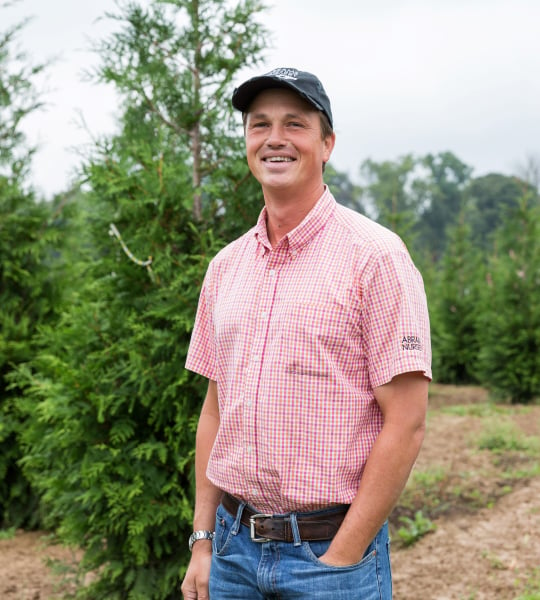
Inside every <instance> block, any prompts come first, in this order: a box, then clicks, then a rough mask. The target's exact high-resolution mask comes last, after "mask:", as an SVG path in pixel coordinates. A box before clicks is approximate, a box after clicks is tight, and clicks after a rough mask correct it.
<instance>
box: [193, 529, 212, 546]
mask: <svg viewBox="0 0 540 600" xmlns="http://www.w3.org/2000/svg"><path fill="white" fill-rule="evenodd" d="M213 539H214V532H213V531H207V530H206V529H199V530H198V531H194V532H193V533H192V534H191V535H190V536H189V551H190V552H191V551H192V550H193V544H194V543H195V542H196V541H197V540H213Z"/></svg>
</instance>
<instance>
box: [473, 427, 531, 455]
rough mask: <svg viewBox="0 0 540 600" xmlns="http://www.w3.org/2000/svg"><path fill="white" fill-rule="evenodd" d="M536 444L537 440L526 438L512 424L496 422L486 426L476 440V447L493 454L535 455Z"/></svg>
mask: <svg viewBox="0 0 540 600" xmlns="http://www.w3.org/2000/svg"><path fill="white" fill-rule="evenodd" d="M538 442H539V440H538V438H535V437H531V438H528V437H527V436H525V435H523V432H522V431H521V430H520V429H519V428H518V427H516V426H515V425H513V424H512V423H510V422H506V421H501V420H498V421H496V422H491V423H489V422H488V423H487V424H486V426H485V427H484V431H483V432H482V434H481V435H480V437H479V439H478V447H479V448H480V449H481V450H490V451H491V452H495V453H501V452H509V451H516V452H528V453H531V454H533V455H537V453H538V450H539V449H540V448H539V443H538Z"/></svg>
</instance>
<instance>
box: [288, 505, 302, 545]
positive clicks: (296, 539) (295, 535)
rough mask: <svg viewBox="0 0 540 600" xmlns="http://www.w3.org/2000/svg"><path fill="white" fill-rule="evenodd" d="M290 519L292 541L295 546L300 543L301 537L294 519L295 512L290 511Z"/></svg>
mask: <svg viewBox="0 0 540 600" xmlns="http://www.w3.org/2000/svg"><path fill="white" fill-rule="evenodd" d="M290 519H291V531H292V535H293V542H294V545H295V546H301V545H302V538H301V537H300V531H299V530H298V521H297V520H296V513H295V512H292V513H291V515H290Z"/></svg>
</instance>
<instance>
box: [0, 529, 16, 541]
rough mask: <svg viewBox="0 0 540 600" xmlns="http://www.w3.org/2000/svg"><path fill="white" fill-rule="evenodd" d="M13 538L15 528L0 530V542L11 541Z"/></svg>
mask: <svg viewBox="0 0 540 600" xmlns="http://www.w3.org/2000/svg"><path fill="white" fill-rule="evenodd" d="M14 537H15V527H10V528H9V529H2V530H0V540H11V539H13V538H14Z"/></svg>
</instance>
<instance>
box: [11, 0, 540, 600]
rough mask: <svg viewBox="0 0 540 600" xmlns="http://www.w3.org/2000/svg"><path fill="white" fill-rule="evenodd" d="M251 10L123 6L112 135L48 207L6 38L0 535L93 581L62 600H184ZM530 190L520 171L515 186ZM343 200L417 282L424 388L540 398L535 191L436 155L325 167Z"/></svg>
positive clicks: (194, 0)
mask: <svg viewBox="0 0 540 600" xmlns="http://www.w3.org/2000/svg"><path fill="white" fill-rule="evenodd" d="M263 12H264V6H263V4H262V3H261V2H259V0H242V1H239V2H236V3H231V2H228V1H226V0H165V1H163V0H162V1H155V2H153V3H151V4H150V5H149V6H146V7H142V6H139V5H138V4H137V3H136V2H129V3H126V4H124V5H119V7H118V13H117V14H115V15H111V18H113V19H115V20H116V21H117V25H118V28H117V30H116V32H115V33H113V34H111V35H110V36H109V37H107V38H106V39H103V40H101V41H99V42H98V43H97V44H96V51H97V52H98V55H99V57H100V65H99V67H98V68H97V69H96V70H95V72H94V73H93V77H94V78H95V80H96V81H99V82H102V83H108V84H110V85H113V86H115V88H116V90H117V91H118V92H119V95H120V97H121V98H122V106H121V117H120V118H119V121H118V130H117V132H116V133H115V134H114V135H111V136H106V137H103V138H101V139H99V140H97V141H96V142H95V144H94V146H93V147H92V148H91V149H90V150H89V151H88V153H87V155H86V156H85V157H84V158H83V159H82V160H81V165H80V177H79V183H78V185H77V186H75V187H74V189H71V190H67V191H65V192H64V193H61V194H58V195H57V196H56V197H55V198H54V199H53V200H52V201H49V202H45V201H44V200H43V199H41V198H39V197H38V196H37V195H36V193H35V192H34V191H33V189H32V187H31V185H30V184H29V169H30V166H31V160H32V154H33V152H34V149H33V148H30V147H29V146H28V144H27V143H26V140H25V138H24V136H23V134H22V132H21V122H22V121H23V120H24V118H25V116H27V115H28V114H30V113H32V112H33V111H35V110H38V109H39V107H40V104H41V100H40V98H39V97H38V95H37V94H36V93H35V91H34V86H33V82H34V80H35V76H36V75H37V74H38V73H40V72H41V71H42V70H43V69H45V68H46V65H37V66H36V65H32V64H31V63H30V61H29V59H28V58H27V57H24V56H22V55H20V54H17V53H16V52H15V50H14V48H16V45H15V42H16V39H17V36H18V34H19V33H20V30H21V27H23V26H24V23H23V24H20V25H17V26H15V27H13V28H11V29H9V30H7V31H5V32H3V33H1V34H0V36H1V37H0V252H1V263H0V300H1V307H2V310H1V313H0V323H1V325H0V327H1V329H0V509H1V513H0V526H1V527H2V528H9V527H27V528H32V527H47V528H49V529H50V530H51V531H54V532H56V533H57V535H58V536H59V538H60V539H61V540H62V541H64V542H66V543H71V544H75V545H77V546H79V547H80V548H82V549H83V551H84V557H83V560H82V562H81V565H80V568H81V570H82V571H83V572H88V571H93V572H95V573H97V574H98V576H96V577H95V579H94V580H93V583H92V584H91V585H90V586H89V587H87V588H84V589H80V590H79V591H78V593H77V597H78V598H110V599H113V600H114V599H127V598H129V599H144V600H148V599H154V598H155V599H172V598H179V597H180V592H179V587H178V585H179V581H180V579H181V576H182V573H183V569H184V568H185V566H186V564H187V554H188V551H187V543H186V540H187V538H188V536H189V533H190V532H191V520H192V506H193V476H194V472H193V471H194V464H193V460H194V433H195V427H196V422H197V418H198V413H199V408H200V405H201V401H202V398H203V394H204V391H205V384H204V381H203V380H202V379H201V378H199V377H197V376H195V375H193V374H191V373H188V372H186V371H185V370H184V368H183V366H184V360H185V357H186V353H187V347H188V344H189V338H190V332H191V327H192V324H193V319H194V315H195V310H196V305H197V299H198V293H199V290H200V286H201V283H202V279H203V277H204V273H205V271H206V267H207V265H208V262H209V261H210V259H211V258H212V257H213V256H214V255H215V253H216V252H217V251H218V250H219V249H220V248H221V247H223V245H224V244H226V243H227V242H228V241H230V240H232V239H234V238H235V237H237V236H238V235H239V234H241V233H243V232H244V231H245V230H246V229H248V228H249V227H250V226H251V225H252V224H253V223H254V222H255V220H256V218H257V215H258V213H259V211H260V210H261V207H262V200H261V194H260V189H259V186H258V184H257V183H256V182H255V181H254V180H253V178H252V177H251V176H250V174H249V171H248V168H247V165H246V161H245V157H244V147H243V136H242V128H241V125H240V124H239V122H238V118H237V116H236V115H234V114H233V112H232V109H231V107H230V102H229V98H230V95H231V92H232V82H233V80H234V79H235V76H236V75H237V73H238V72H239V71H240V69H244V68H245V67H254V66H257V65H258V64H260V63H261V62H262V53H263V51H264V48H265V43H266V39H267V33H268V32H267V31H266V30H265V28H264V26H263V25H262V24H261V22H260V15H261V14H262V13H263ZM529 166H530V167H531V168H530V169H529V170H528V173H529V175H530V174H531V173H534V172H535V171H534V169H533V168H532V167H534V162H533V163H531V164H530V165H529ZM326 182H327V183H328V184H329V186H330V188H331V190H332V191H333V193H334V195H335V196H336V198H337V200H338V201H339V202H341V203H343V204H345V205H348V206H350V207H351V208H353V209H355V210H358V211H361V212H363V213H365V214H367V215H368V216H370V217H372V218H374V219H376V220H377V221H379V222H380V223H382V224H383V225H386V226H387V227H389V228H391V229H393V230H394V231H396V232H397V233H398V234H400V235H401V237H402V238H403V239H404V240H405V241H406V243H407V245H408V247H409V249H410V251H411V253H412V255H413V258H414V259H415V261H416V263H417V265H418V266H419V268H420V270H421V272H422V274H423V276H424V280H425V285H426V293H427V295H428V302H429V306H430V316H431V322H432V343H433V360H434V376H435V380H436V381H439V382H446V383H454V384H461V383H474V384H479V385H482V386H485V387H487V388H488V389H490V390H491V392H492V393H493V395H494V396H497V397H499V398H501V399H505V400H508V401H511V402H530V401H533V400H534V399H535V398H537V397H538V396H540V358H539V357H540V352H539V344H540V285H539V283H540V230H539V229H540V212H539V211H540V202H539V193H538V192H539V190H538V181H537V180H535V179H534V177H531V176H526V175H524V174H521V176H519V177H518V176H507V175H502V174H498V173H492V174H489V175H485V176H483V177H474V176H473V169H472V168H471V167H470V166H469V165H466V164H465V163H463V162H462V161H461V160H460V159H459V158H458V157H456V156H455V155H454V154H452V153H451V152H440V153H437V154H428V155H426V156H413V155H407V156H402V157H398V158H396V159H395V160H392V161H384V162H375V161H372V160H369V159H368V160H365V161H364V162H363V163H362V164H361V165H359V173H358V178H356V179H355V181H353V180H352V179H351V177H350V176H349V174H347V173H344V172H340V171H338V170H337V169H335V168H334V167H333V166H332V165H328V167H327V170H326Z"/></svg>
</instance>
